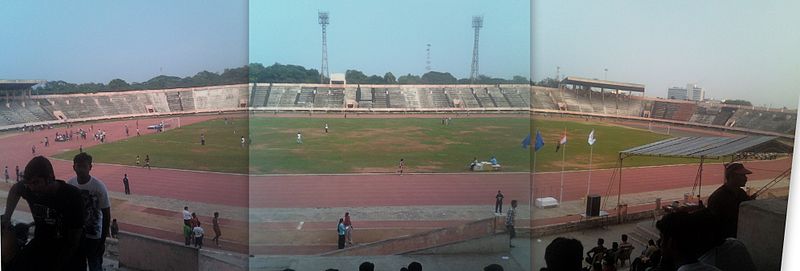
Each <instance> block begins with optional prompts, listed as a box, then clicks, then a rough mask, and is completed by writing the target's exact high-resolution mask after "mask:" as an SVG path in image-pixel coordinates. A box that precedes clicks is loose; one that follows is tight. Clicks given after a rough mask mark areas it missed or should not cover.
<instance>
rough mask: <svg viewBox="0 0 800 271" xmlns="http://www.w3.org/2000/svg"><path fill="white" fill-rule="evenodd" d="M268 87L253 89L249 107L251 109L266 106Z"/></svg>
mask: <svg viewBox="0 0 800 271" xmlns="http://www.w3.org/2000/svg"><path fill="white" fill-rule="evenodd" d="M269 92H270V86H269V85H267V86H256V87H254V89H253V94H252V97H253V98H252V99H251V102H250V105H251V106H253V107H261V106H266V105H267V98H269Z"/></svg>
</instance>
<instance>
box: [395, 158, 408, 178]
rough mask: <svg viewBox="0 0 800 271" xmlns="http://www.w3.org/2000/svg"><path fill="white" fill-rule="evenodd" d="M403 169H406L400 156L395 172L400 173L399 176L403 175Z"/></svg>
mask: <svg viewBox="0 0 800 271" xmlns="http://www.w3.org/2000/svg"><path fill="white" fill-rule="evenodd" d="M404 169H406V161H405V160H404V159H403V158H400V164H399V165H398V166H397V172H398V173H400V176H403V170H404Z"/></svg>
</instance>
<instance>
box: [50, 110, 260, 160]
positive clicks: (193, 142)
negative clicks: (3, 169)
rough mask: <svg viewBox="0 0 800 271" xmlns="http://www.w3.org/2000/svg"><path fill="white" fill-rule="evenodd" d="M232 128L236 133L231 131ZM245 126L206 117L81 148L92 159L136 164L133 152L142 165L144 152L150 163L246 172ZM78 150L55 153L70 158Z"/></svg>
mask: <svg viewBox="0 0 800 271" xmlns="http://www.w3.org/2000/svg"><path fill="white" fill-rule="evenodd" d="M234 130H236V133H235V134H234ZM247 130H248V125H247V120H242V119H234V120H230V121H229V124H225V121H223V120H221V119H219V120H210V121H205V122H201V123H195V124H192V125H184V126H181V127H180V128H176V129H171V130H167V131H166V132H163V133H157V134H147V135H142V136H131V137H129V138H127V139H124V140H120V141H115V142H112V143H106V144H100V145H97V146H93V147H90V148H84V151H86V152H88V153H89V154H91V155H92V157H93V158H94V161H95V162H96V163H110V164H121V165H130V166H134V165H136V155H139V156H140V157H141V165H144V157H145V155H147V154H149V155H150V166H153V167H164V168H177V169H192V170H204V171H215V172H228V173H247V172H248V169H247V165H248V163H247V149H243V148H242V147H241V145H240V143H239V142H240V139H241V136H242V135H246V134H247ZM201 133H205V138H206V145H205V146H201V145H200V134H201ZM77 153H78V151H77V150H75V151H69V152H65V153H61V154H58V155H56V156H55V157H56V158H61V159H68V160H72V157H73V156H75V154H77Z"/></svg>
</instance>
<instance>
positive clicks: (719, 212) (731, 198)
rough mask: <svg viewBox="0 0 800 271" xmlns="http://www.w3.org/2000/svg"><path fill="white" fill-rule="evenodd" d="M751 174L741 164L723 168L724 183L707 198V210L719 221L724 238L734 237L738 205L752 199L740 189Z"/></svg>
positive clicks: (731, 164) (737, 218)
mask: <svg viewBox="0 0 800 271" xmlns="http://www.w3.org/2000/svg"><path fill="white" fill-rule="evenodd" d="M751 173H753V172H752V171H750V170H748V169H746V168H745V167H744V165H742V164H741V163H730V164H728V165H727V166H725V183H724V184H723V185H722V186H720V187H719V188H717V190H716V191H714V193H712V194H711V196H710V197H709V198H708V209H710V210H711V213H712V214H714V215H715V216H716V217H717V218H718V219H719V220H720V225H721V226H722V229H721V233H722V235H723V236H724V237H736V227H737V224H738V221H739V204H740V203H742V202H743V201H748V200H751V199H753V198H752V197H750V196H749V195H747V193H746V192H745V191H744V190H743V189H742V187H744V185H745V184H746V183H747V174H751Z"/></svg>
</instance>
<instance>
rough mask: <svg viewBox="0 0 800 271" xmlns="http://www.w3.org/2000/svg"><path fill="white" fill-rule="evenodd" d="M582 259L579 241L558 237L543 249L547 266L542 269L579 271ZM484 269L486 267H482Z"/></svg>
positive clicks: (581, 245)
mask: <svg viewBox="0 0 800 271" xmlns="http://www.w3.org/2000/svg"><path fill="white" fill-rule="evenodd" d="M582 260H583V244H581V241H578V240H575V239H567V238H564V237H558V238H556V239H554V240H553V241H552V242H550V244H549V245H547V249H545V251H544V261H545V263H546V264H547V267H546V268H542V270H547V271H555V270H563V271H579V270H581V266H582ZM484 270H486V269H485V268H484ZM501 270H502V269H501Z"/></svg>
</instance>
